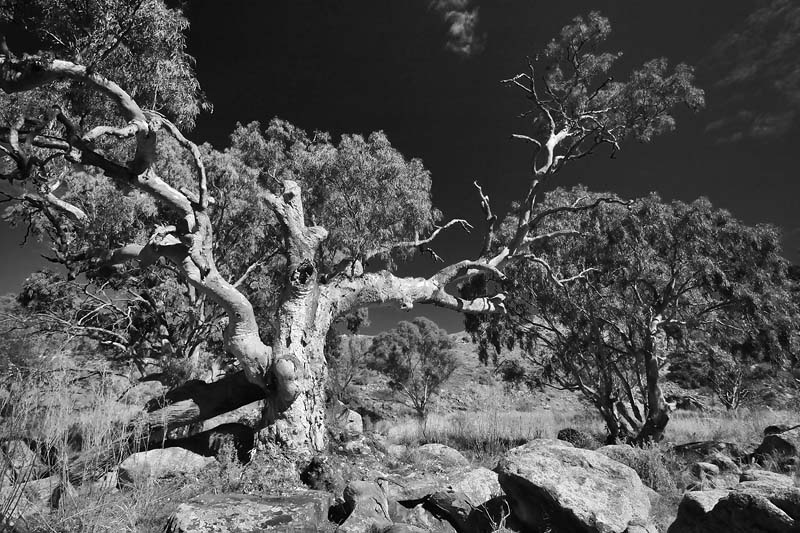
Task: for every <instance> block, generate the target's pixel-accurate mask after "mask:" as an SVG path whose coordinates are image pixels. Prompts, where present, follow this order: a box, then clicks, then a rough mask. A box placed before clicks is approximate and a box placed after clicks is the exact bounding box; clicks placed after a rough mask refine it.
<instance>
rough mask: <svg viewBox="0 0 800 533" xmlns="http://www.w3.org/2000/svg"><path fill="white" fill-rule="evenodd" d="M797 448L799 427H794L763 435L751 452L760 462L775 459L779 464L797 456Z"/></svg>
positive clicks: (799, 447)
mask: <svg viewBox="0 0 800 533" xmlns="http://www.w3.org/2000/svg"><path fill="white" fill-rule="evenodd" d="M798 450H800V428H795V429H790V430H789V431H783V432H781V433H775V434H770V435H767V436H766V437H764V440H762V441H761V444H760V445H759V447H758V448H756V450H755V451H754V452H753V458H754V459H756V461H758V462H760V463H763V462H765V461H777V462H778V463H779V464H788V463H791V462H793V461H794V460H795V459H796V458H797V457H798V455H799V454H798Z"/></svg>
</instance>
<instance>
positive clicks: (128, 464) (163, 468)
mask: <svg viewBox="0 0 800 533" xmlns="http://www.w3.org/2000/svg"><path fill="white" fill-rule="evenodd" d="M214 463H216V461H215V460H214V458H213V457H204V456H202V455H198V454H196V453H193V452H190V451H189V450H185V449H183V448H160V449H156V450H149V451H146V452H139V453H135V454H133V455H131V456H130V457H128V458H127V459H125V460H124V461H122V463H120V465H119V470H118V475H119V483H120V485H136V484H142V483H145V482H147V481H148V480H153V479H163V478H168V477H174V476H179V475H186V474H192V473H195V472H198V471H200V470H202V469H204V468H207V467H209V466H211V465H213V464H214Z"/></svg>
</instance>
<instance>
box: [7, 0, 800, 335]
mask: <svg viewBox="0 0 800 533" xmlns="http://www.w3.org/2000/svg"><path fill="white" fill-rule="evenodd" d="M796 4H797V3H796V2H792V1H791V0H779V1H772V2H770V1H756V0H751V1H746V0H739V1H736V2H731V1H729V0H727V1H718V0H713V1H711V0H704V1H703V2H698V1H696V0H691V1H690V0H673V1H671V2H632V1H629V0H620V1H611V0H607V1H597V0H595V1H592V2H589V1H563V2H542V1H536V0H491V1H490V0H483V1H481V0H472V1H469V0H435V1H434V2H430V1H429V0H393V1H389V0H348V1H347V2H330V1H326V0H270V1H264V2H256V1H245V0H229V1H227V2H218V1H212V0H191V1H189V2H187V5H188V15H189V18H190V20H191V23H192V28H191V34H190V41H189V45H190V52H191V53H192V54H193V55H194V56H195V57H196V58H197V71H198V75H199V78H200V82H201V84H202V86H203V87H204V89H205V91H206V93H207V95H208V97H209V99H210V100H211V101H212V102H213V104H214V108H215V110H214V113H213V114H211V115H207V116H205V117H203V118H202V119H201V120H200V121H199V123H198V126H197V128H196V130H195V131H194V132H193V133H192V134H191V137H193V138H194V140H196V141H206V140H208V141H211V142H212V143H213V144H215V145H217V146H220V147H221V146H224V144H225V143H226V139H227V135H228V133H229V132H230V131H231V130H232V128H233V126H234V124H235V123H236V122H237V121H240V122H248V121H251V120H260V121H262V122H264V123H265V122H267V121H268V120H269V119H270V118H271V117H273V116H279V117H281V118H284V119H288V120H289V121H291V122H293V123H295V124H297V125H298V126H300V127H302V128H305V129H308V130H325V131H329V132H331V133H333V134H341V133H364V134H368V133H369V132H371V131H374V130H379V129H380V130H384V131H385V132H386V133H387V135H388V136H389V139H390V140H391V141H392V143H393V144H394V145H395V146H396V147H397V148H399V149H400V150H401V151H402V152H403V153H404V154H405V155H406V156H408V157H419V158H422V159H423V161H424V162H425V165H426V166H427V167H428V168H429V169H430V170H431V172H432V174H433V178H434V189H433V194H434V200H435V202H436V204H437V205H438V206H439V207H440V208H441V209H442V210H443V211H444V214H445V216H446V217H447V218H451V217H463V218H467V219H468V220H470V221H472V222H474V223H476V224H477V223H479V222H480V219H481V212H480V209H479V206H478V202H477V196H476V193H475V191H474V189H473V188H472V186H471V183H472V180H474V179H478V180H479V181H480V182H481V183H482V184H483V185H484V188H485V190H486V191H487V192H488V193H489V195H490V196H491V198H492V202H493V206H494V209H495V210H496V211H498V212H503V211H505V209H506V208H507V206H508V204H509V203H510V202H511V201H512V200H513V199H515V198H516V197H518V196H519V195H521V194H523V191H524V190H525V183H526V180H527V179H528V176H527V174H526V168H527V166H528V152H527V150H526V146H524V145H517V144H515V143H513V142H512V141H510V140H509V135H510V134H511V133H512V132H515V131H519V130H520V129H521V128H522V126H523V125H522V124H521V123H520V122H519V121H518V120H517V119H516V118H515V117H516V115H517V114H518V113H519V112H520V111H522V110H523V109H524V104H525V102H524V100H523V99H522V97H521V95H519V94H518V93H516V92H514V91H513V90H512V89H510V88H507V87H503V86H502V85H501V84H500V83H499V80H501V79H503V78H508V77H510V76H512V75H513V74H515V73H517V72H520V71H521V70H522V69H523V68H524V67H525V57H526V55H528V54H534V53H536V51H537V50H539V49H541V48H542V46H543V45H544V44H545V43H546V42H547V41H548V40H549V39H550V38H552V37H553V36H554V35H555V34H556V33H557V32H558V31H559V29H560V28H561V27H562V26H563V25H565V24H567V23H568V22H569V21H570V20H571V19H572V18H573V17H574V16H576V15H578V14H585V13H587V12H588V10H590V9H598V10H600V11H601V12H602V13H603V14H604V15H606V16H608V17H609V18H610V19H611V23H612V26H613V28H614V31H613V33H612V37H611V39H610V40H609V43H608V49H609V50H622V51H624V52H625V55H624V57H623V60H622V61H620V62H619V64H618V65H617V70H616V72H615V74H616V75H617V78H618V79H622V78H624V77H625V76H626V74H627V72H628V71H629V70H630V68H631V67H634V66H638V65H640V64H641V63H642V62H643V61H645V60H647V59H650V58H653V57H657V56H666V57H667V58H669V59H670V61H672V62H687V63H690V64H693V65H695V66H696V67H697V76H698V83H699V85H700V86H702V87H703V88H704V89H706V91H707V95H706V96H707V109H706V110H705V111H703V112H701V113H699V114H696V115H693V114H690V113H688V112H683V111H682V112H680V113H679V114H678V129H677V131H676V132H675V133H673V134H669V135H666V136H662V137H659V138H657V139H656V140H655V141H654V142H653V143H651V144H648V145H640V144H628V145H625V146H624V147H623V151H622V152H621V153H619V154H618V156H617V158H616V159H613V160H611V159H609V158H608V157H605V156H602V155H600V156H595V157H594V158H593V159H587V160H583V161H581V162H580V164H576V165H574V166H573V167H572V168H567V169H565V170H564V171H563V172H562V174H561V175H560V177H559V179H560V180H561V181H560V184H562V185H573V184H575V183H583V184H585V185H587V186H589V187H590V188H591V189H595V190H610V191H614V192H616V193H618V194H620V195H623V196H627V197H635V196H640V195H644V194H647V193H649V192H651V191H657V192H658V193H660V194H661V196H662V197H663V198H665V199H681V200H692V199H694V198H696V197H698V196H700V195H704V196H707V197H709V198H710V199H711V200H712V202H713V203H714V204H715V205H718V206H720V207H724V208H727V209H730V210H731V211H732V212H733V213H734V214H735V215H737V216H738V217H740V218H741V219H743V220H745V221H746V222H748V223H757V222H769V223H772V224H776V225H779V226H781V227H782V228H783V229H784V232H785V246H786V255H787V257H789V258H791V259H792V260H795V261H796V260H798V259H799V258H800V256H798V247H800V233H798V226H800V217H798V215H797V211H796V208H795V205H796V202H797V197H798V191H800V182H798V180H797V177H796V174H797V172H796V170H795V169H796V165H797V162H798V159H800V156H798V150H800V143H799V142H798V141H800V135H798V133H800V128H798V124H800V117H798V116H797V111H798V110H800V59H798V58H800V4H797V5H796ZM223 6H224V7H223ZM476 9H477V11H476ZM0 239H2V240H3V242H2V246H3V247H2V249H3V250H6V254H8V255H6V257H4V260H3V261H2V262H0V294H2V293H5V292H9V291H15V290H17V288H18V286H19V284H20V282H21V281H22V280H23V279H24V277H25V276H26V275H27V274H28V273H29V272H30V271H31V269H32V268H35V265H36V264H39V263H38V262H37V255H36V254H37V253H38V251H37V250H36V248H35V247H31V246H28V247H26V248H24V249H20V248H17V247H16V244H17V243H18V242H19V240H20V239H21V234H19V233H18V232H7V231H6V232H2V235H0ZM11 241H13V243H12V242H11ZM479 246H480V236H479V235H477V234H473V235H464V234H460V233H459V231H458V230H453V231H452V232H451V233H449V234H447V235H446V236H445V238H444V239H441V241H440V244H439V246H438V247H437V250H438V251H439V253H440V255H442V256H443V257H445V259H447V260H458V259H462V258H464V257H465V256H471V255H474V254H475V253H476V252H477V251H478V248H479ZM4 255H5V254H4ZM424 261H426V260H425V259H423V260H421V262H424ZM434 268H435V266H434V265H430V264H422V265H415V266H414V267H413V271H415V272H429V271H432V270H433V269H434ZM414 312H415V313H425V314H428V315H429V316H432V317H434V318H435V319H437V320H439V321H440V322H441V324H442V326H444V327H445V328H447V329H448V330H451V331H453V330H457V329H461V324H460V318H459V317H458V316H457V315H455V314H454V313H446V312H435V313H430V312H429V310H428V309H424V308H422V307H420V308H419V309H416V310H415V311H414ZM371 314H372V317H373V321H374V322H375V325H374V326H373V328H372V329H373V330H375V329H381V328H383V327H386V326H387V325H390V323H391V322H392V321H395V320H397V319H402V318H408V317H409V315H407V314H402V313H400V312H399V311H397V312H395V311H378V312H372V313H371ZM412 316H413V313H412Z"/></svg>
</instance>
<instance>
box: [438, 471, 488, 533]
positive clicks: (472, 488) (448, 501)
mask: <svg viewBox="0 0 800 533" xmlns="http://www.w3.org/2000/svg"><path fill="white" fill-rule="evenodd" d="M449 481H450V483H449V484H448V485H447V486H446V487H444V489H443V490H439V491H437V492H434V493H433V494H431V495H430V496H428V499H427V501H426V505H427V506H428V508H430V509H432V510H433V511H434V512H436V513H437V514H442V515H444V516H445V517H447V519H448V521H449V522H450V523H452V524H455V525H456V526H457V528H458V529H459V531H474V530H475V527H472V523H474V522H475V520H476V514H475V512H474V511H475V510H476V509H479V508H480V507H481V506H482V505H483V504H484V503H486V502H488V501H489V500H491V499H492V498H494V497H496V496H499V495H501V494H502V492H503V490H502V489H501V488H500V482H499V481H498V479H497V473H496V472H492V471H491V470H489V469H488V468H476V469H474V470H467V471H462V472H458V473H456V474H454V475H452V477H451V478H450V479H449Z"/></svg>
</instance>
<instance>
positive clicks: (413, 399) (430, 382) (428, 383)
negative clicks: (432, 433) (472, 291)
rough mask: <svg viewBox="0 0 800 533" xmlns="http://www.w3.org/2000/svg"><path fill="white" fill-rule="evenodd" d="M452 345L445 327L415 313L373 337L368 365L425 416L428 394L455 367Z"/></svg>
mask: <svg viewBox="0 0 800 533" xmlns="http://www.w3.org/2000/svg"><path fill="white" fill-rule="evenodd" d="M452 349H453V341H452V340H450V338H449V337H448V336H447V332H446V331H445V330H443V329H442V328H440V327H439V326H437V325H436V323H435V322H432V321H431V320H428V319H427V318H425V317H418V318H415V319H414V320H413V321H411V322H406V321H403V322H400V323H399V324H398V325H397V327H396V328H395V329H393V330H391V331H387V332H384V333H381V334H380V335H378V336H377V337H375V339H374V340H373V341H372V346H371V347H370V349H369V356H370V360H369V362H368V365H369V367H370V368H372V369H373V370H377V371H378V372H380V373H382V374H384V375H386V376H387V377H388V378H389V379H390V380H391V381H389V386H390V387H391V388H392V389H393V390H395V391H397V392H399V393H400V394H401V399H400V400H398V401H399V402H400V403H402V404H403V405H406V406H408V407H410V408H412V409H414V411H416V413H417V415H418V416H419V417H420V419H423V420H424V419H425V418H426V417H427V415H428V407H429V404H430V400H431V398H433V397H434V396H435V395H436V394H438V393H439V390H440V389H441V387H442V385H443V384H444V383H445V381H447V379H448V378H449V377H450V374H452V372H453V370H455V368H456V360H455V357H454V356H453V353H452Z"/></svg>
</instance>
